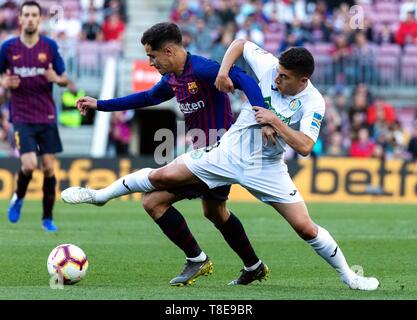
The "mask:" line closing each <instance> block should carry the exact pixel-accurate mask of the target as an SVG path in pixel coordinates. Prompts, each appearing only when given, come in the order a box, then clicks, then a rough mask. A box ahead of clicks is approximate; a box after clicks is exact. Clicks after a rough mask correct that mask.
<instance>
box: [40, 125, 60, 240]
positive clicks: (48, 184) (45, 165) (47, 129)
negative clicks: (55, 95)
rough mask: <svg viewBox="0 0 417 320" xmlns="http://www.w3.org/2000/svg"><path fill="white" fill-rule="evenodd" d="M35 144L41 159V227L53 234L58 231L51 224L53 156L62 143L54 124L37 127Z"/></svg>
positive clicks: (54, 180)
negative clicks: (36, 143)
mask: <svg viewBox="0 0 417 320" xmlns="http://www.w3.org/2000/svg"><path fill="white" fill-rule="evenodd" d="M37 142H38V145H39V154H40V155H41V159H42V163H41V164H42V171H43V175H44V178H43V188H42V190H43V199H42V205H43V215H42V227H43V228H44V230H45V231H50V232H55V231H57V230H58V228H57V227H56V225H55V223H54V222H53V213H52V210H53V208H54V204H55V187H56V178H55V172H54V167H55V160H56V157H55V154H56V153H59V152H62V143H61V139H60V137H59V133H58V127H57V126H56V125H55V124H44V125H39V126H38V135H37Z"/></svg>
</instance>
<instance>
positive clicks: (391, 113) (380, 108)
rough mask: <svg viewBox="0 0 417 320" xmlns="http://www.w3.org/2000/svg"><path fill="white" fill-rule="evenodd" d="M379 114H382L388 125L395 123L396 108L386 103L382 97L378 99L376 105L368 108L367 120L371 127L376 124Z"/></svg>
mask: <svg viewBox="0 0 417 320" xmlns="http://www.w3.org/2000/svg"><path fill="white" fill-rule="evenodd" d="M378 113H380V114H381V113H382V118H383V119H384V121H386V122H387V123H388V124H392V123H394V122H395V119H396V117H395V110H394V106H393V105H392V104H390V103H388V102H386V101H384V100H383V99H382V98H381V97H376V98H375V101H374V103H373V104H372V105H370V106H369V108H368V111H367V116H366V118H367V123H368V124H369V125H373V124H375V122H376V120H377V115H378Z"/></svg>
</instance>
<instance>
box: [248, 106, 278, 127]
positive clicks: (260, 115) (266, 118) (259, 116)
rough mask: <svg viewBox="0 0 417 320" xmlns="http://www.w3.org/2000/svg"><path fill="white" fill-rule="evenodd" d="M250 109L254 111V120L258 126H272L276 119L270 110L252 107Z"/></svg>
mask: <svg viewBox="0 0 417 320" xmlns="http://www.w3.org/2000/svg"><path fill="white" fill-rule="evenodd" d="M252 109H253V110H255V119H256V122H258V123H259V124H262V125H266V124H272V123H273V122H274V121H275V120H276V118H277V116H276V114H275V113H273V112H272V111H271V110H268V109H265V108H262V107H252Z"/></svg>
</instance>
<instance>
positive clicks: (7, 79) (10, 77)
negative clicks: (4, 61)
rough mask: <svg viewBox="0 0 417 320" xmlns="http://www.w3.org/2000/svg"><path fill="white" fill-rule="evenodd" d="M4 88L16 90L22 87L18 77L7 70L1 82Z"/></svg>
mask: <svg viewBox="0 0 417 320" xmlns="http://www.w3.org/2000/svg"><path fill="white" fill-rule="evenodd" d="M1 84H2V86H3V88H5V89H12V90H13V89H16V88H18V87H19V85H20V78H19V76H18V75H15V74H12V72H11V71H10V70H9V69H7V70H6V74H5V75H4V76H3V79H2V82H1Z"/></svg>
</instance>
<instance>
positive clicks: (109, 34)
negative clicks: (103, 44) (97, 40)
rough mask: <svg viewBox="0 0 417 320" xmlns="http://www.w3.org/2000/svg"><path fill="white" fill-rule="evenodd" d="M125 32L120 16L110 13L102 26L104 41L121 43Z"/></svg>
mask: <svg viewBox="0 0 417 320" xmlns="http://www.w3.org/2000/svg"><path fill="white" fill-rule="evenodd" d="M124 31H125V23H124V22H123V20H121V18H120V14H118V13H112V14H111V15H110V16H108V17H107V19H106V21H105V22H104V24H103V39H104V41H121V40H122V37H123V34H124Z"/></svg>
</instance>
